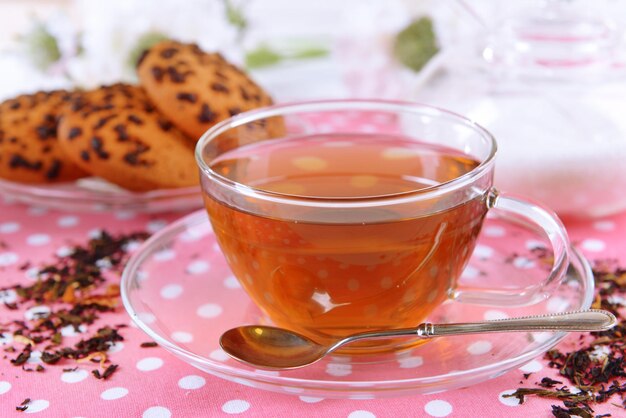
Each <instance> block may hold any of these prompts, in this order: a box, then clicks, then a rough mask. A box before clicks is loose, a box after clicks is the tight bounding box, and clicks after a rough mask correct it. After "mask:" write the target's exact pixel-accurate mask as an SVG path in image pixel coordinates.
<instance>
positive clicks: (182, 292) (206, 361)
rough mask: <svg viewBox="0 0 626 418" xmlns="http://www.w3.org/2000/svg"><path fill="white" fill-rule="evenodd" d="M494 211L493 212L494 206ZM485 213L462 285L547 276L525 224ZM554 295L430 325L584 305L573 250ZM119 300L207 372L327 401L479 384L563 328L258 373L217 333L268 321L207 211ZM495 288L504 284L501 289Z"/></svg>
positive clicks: (458, 310)
mask: <svg viewBox="0 0 626 418" xmlns="http://www.w3.org/2000/svg"><path fill="white" fill-rule="evenodd" d="M494 212H495V211H494ZM495 215H496V216H493V215H490V217H489V218H487V220H486V221H485V225H484V227H483V231H482V233H481V237H480V239H479V242H478V246H477V247H476V250H475V252H474V254H473V256H472V259H471V260H470V263H469V265H468V267H467V268H466V270H465V272H464V273H463V276H462V278H461V281H462V282H464V283H465V284H472V282H475V283H476V284H477V285H490V284H493V283H497V282H498V281H502V280H505V279H506V280H507V283H514V284H515V285H516V286H518V285H520V284H523V283H524V281H528V280H531V279H532V280H539V279H540V278H541V277H543V275H545V274H546V271H547V268H548V262H549V258H550V254H549V252H548V251H546V250H545V243H544V242H543V241H542V240H541V239H540V238H539V237H538V236H537V233H536V232H534V231H533V230H532V229H531V228H527V227H526V226H525V225H521V224H516V223H515V222H510V221H507V220H506V219H501V218H498V217H497V213H496V214H495ZM573 253H574V254H573V259H572V262H571V265H570V268H569V269H568V272H567V274H566V275H565V276H564V277H563V278H562V280H561V284H560V285H559V287H558V288H557V289H556V291H555V293H554V294H552V295H551V296H549V297H547V298H546V299H545V300H544V301H542V302H540V303H537V304H534V305H531V306H524V307H493V306H491V307H489V306H477V305H470V304H463V303H460V302H455V301H449V302H447V303H445V304H444V305H442V306H441V307H440V308H439V309H438V310H437V311H436V312H434V313H433V314H432V316H431V317H430V318H429V320H430V321H432V322H466V321H474V320H483V319H498V318H505V317H513V316H524V315H536V314H545V313H553V312H562V311H567V310H574V309H586V308H589V307H590V305H591V302H592V299H593V274H592V272H591V269H590V267H589V264H588V263H587V261H586V260H585V259H584V258H583V257H582V256H581V255H580V254H578V253H577V252H576V251H573ZM121 286H122V299H123V302H124V306H125V307H126V309H127V311H128V312H129V314H130V316H131V317H132V319H133V320H134V321H135V323H136V324H137V325H138V326H139V328H141V329H142V330H143V331H144V332H146V333H147V334H148V335H149V336H150V337H151V338H153V339H154V341H156V342H157V343H158V344H160V345H161V346H162V347H164V348H165V349H167V350H169V351H170V352H171V353H172V354H174V355H175V356H177V357H179V358H180V359H182V360H183V361H185V362H187V363H189V364H191V365H193V366H195V367H197V368H198V369H200V370H203V371H205V372H207V373H210V374H212V375H215V376H218V377H221V378H224V379H227V380H230V381H234V382H237V383H240V384H244V385H248V386H252V387H255V388H260V389H265V390H270V391H275V392H281V393H287V394H297V395H309V396H318V397H326V398H352V399H360V398H363V399H367V398H376V397H387V396H400V395H406V394H412V393H431V392H436V391H442V390H449V389H454V388H459V387H464V386H468V385H471V384H476V383H478V382H482V381H485V380H487V379H491V378H495V377H497V376H500V375H501V374H503V373H505V372H507V371H509V370H511V369H514V368H517V367H519V366H521V365H523V364H525V363H527V362H528V361H530V360H531V359H533V358H535V357H537V356H539V355H541V354H543V353H544V352H546V351H547V350H549V349H550V348H552V347H553V346H554V345H555V344H557V343H558V342H559V341H560V340H561V339H562V338H563V337H564V336H565V334H564V333H555V332H541V333H528V332H520V333H508V334H483V335H474V336H458V337H447V338H436V339H433V340H431V341H429V342H428V343H426V344H423V345H421V346H418V347H416V348H413V349H409V350H406V351H402V352H396V353H389V354H382V355H381V354H378V355H353V356H351V357H350V356H339V355H338V356H330V357H328V358H326V359H324V360H322V361H320V362H318V363H316V364H314V365H312V366H309V367H305V368H302V369H299V370H289V371H280V372H278V371H264V370H256V369H254V368H252V367H248V366H245V365H243V364H241V363H239V362H237V361H235V360H232V359H230V358H229V357H228V356H227V355H226V354H225V353H224V352H223V351H222V350H221V349H220V347H219V342H218V340H219V337H220V335H221V334H222V333H223V332H224V331H226V330H227V329H229V328H232V327H235V326H238V325H243V324H259V323H265V324H267V323H269V321H268V319H267V318H265V317H264V315H263V313H262V312H261V311H260V310H259V309H258V308H257V307H256V306H255V305H254V304H253V303H252V302H251V300H250V299H249V298H248V296H247V295H246V294H245V292H244V291H243V289H241V288H240V286H239V284H238V282H237V280H236V279H235V278H234V276H233V275H232V273H231V271H230V270H229V268H228V266H227V264H226V261H225V259H224V257H223V255H222V253H221V252H220V249H219V247H218V245H217V243H216V240H215V236H214V234H213V232H212V229H211V225H210V223H209V221H208V219H207V215H206V214H205V212H204V211H198V212H195V213H193V214H190V215H187V216H186V217H184V218H182V219H180V220H179V221H177V222H175V223H173V224H172V225H170V226H168V227H166V228H164V229H163V230H161V231H159V232H158V233H157V234H155V235H154V236H152V237H151V238H150V239H149V240H148V241H146V242H145V243H144V245H143V246H142V247H141V248H140V249H139V250H138V251H137V252H136V253H135V254H134V255H133V257H132V258H131V259H130V261H129V262H128V264H127V266H126V269H125V271H124V274H123V276H122V284H121ZM501 286H502V285H501Z"/></svg>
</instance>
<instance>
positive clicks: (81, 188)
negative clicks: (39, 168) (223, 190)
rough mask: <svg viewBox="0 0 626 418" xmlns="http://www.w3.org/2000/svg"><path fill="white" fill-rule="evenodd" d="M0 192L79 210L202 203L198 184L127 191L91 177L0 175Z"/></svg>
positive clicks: (38, 203)
mask: <svg viewBox="0 0 626 418" xmlns="http://www.w3.org/2000/svg"><path fill="white" fill-rule="evenodd" d="M0 195H4V196H5V197H8V198H9V199H14V200H16V201H18V202H22V203H26V204H29V205H34V206H40V207H46V208H49V209H58V210H65V211H81V212H106V211H113V210H132V211H136V212H146V213H156V212H168V211H183V210H192V209H198V208H199V207H202V206H203V204H202V195H201V194H200V187H199V186H194V187H184V188H179V189H163V190H154V191H149V192H130V191H127V190H123V189H120V188H118V187H115V186H112V185H110V184H108V183H106V182H104V181H102V180H99V179H92V178H88V179H79V180H77V181H74V182H67V183H55V184H23V183H16V182H12V181H8V180H3V179H0Z"/></svg>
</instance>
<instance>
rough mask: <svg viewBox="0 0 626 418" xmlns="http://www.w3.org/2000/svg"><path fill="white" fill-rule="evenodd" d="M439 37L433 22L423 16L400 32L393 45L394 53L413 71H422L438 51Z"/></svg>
mask: <svg viewBox="0 0 626 418" xmlns="http://www.w3.org/2000/svg"><path fill="white" fill-rule="evenodd" d="M437 52H439V47H437V38H436V36H435V32H434V30H433V22H432V20H431V19H430V18H429V17H421V18H419V19H417V20H415V21H413V22H411V24H409V26H407V27H406V28H404V29H403V30H402V31H400V32H399V33H398V35H397V36H396V39H395V42H394V45H393V54H394V56H395V57H396V59H397V60H398V61H400V62H401V63H402V64H403V65H404V66H406V67H409V68H410V69H412V70H413V71H416V72H417V71H420V70H421V69H422V67H424V65H426V63H427V62H428V61H429V60H430V59H431V58H432V57H433V56H434V55H435V54H436V53H437Z"/></svg>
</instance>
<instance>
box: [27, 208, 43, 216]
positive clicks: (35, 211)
mask: <svg viewBox="0 0 626 418" xmlns="http://www.w3.org/2000/svg"><path fill="white" fill-rule="evenodd" d="M26 212H27V213H28V214H29V215H31V216H41V215H45V214H46V213H48V209H46V208H44V207H43V206H31V207H29V208H28V209H27V210H26Z"/></svg>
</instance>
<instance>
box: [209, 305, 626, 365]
mask: <svg viewBox="0 0 626 418" xmlns="http://www.w3.org/2000/svg"><path fill="white" fill-rule="evenodd" d="M616 323H617V319H616V318H615V316H614V315H613V314H612V313H610V312H607V311H604V310H597V309H590V310H583V311H571V312H563V313H556V314H548V315H536V316H526V317H520V318H510V319H499V320H494V321H483V322H467V323H453V324H431V323H423V324H420V325H418V326H417V327H416V328H403V329H393V330H384V331H372V332H363V333H359V334H354V335H350V336H348V337H345V338H343V339H341V340H339V341H337V342H335V343H333V344H332V345H328V346H324V345H321V344H318V343H316V342H315V341H313V340H311V339H309V338H307V337H305V336H303V335H300V334H298V333H296V332H293V331H289V330H286V329H281V328H276V327H270V326H264V325H246V326H240V327H236V328H233V329H230V330H228V331H226V332H225V333H224V334H222V336H221V337H220V345H221V346H222V349H223V350H224V351H225V352H226V353H227V354H228V355H230V356H231V357H233V358H234V359H236V360H239V361H240V362H243V363H246V364H249V365H252V366H254V367H258V368H262V369H274V370H276V369H296V368H299V367H304V366H308V365H310V364H313V363H315V362H317V361H319V360H321V359H322V358H323V357H324V356H326V355H327V354H329V353H331V352H333V351H335V350H337V349H338V348H339V347H342V346H344V345H346V344H349V343H352V342H354V341H359V340H364V339H371V338H389V337H418V338H431V337H442V336H450V335H463V334H481V333H492V332H518V331H605V330H608V329H610V328H612V327H613V326H615V324H616Z"/></svg>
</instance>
